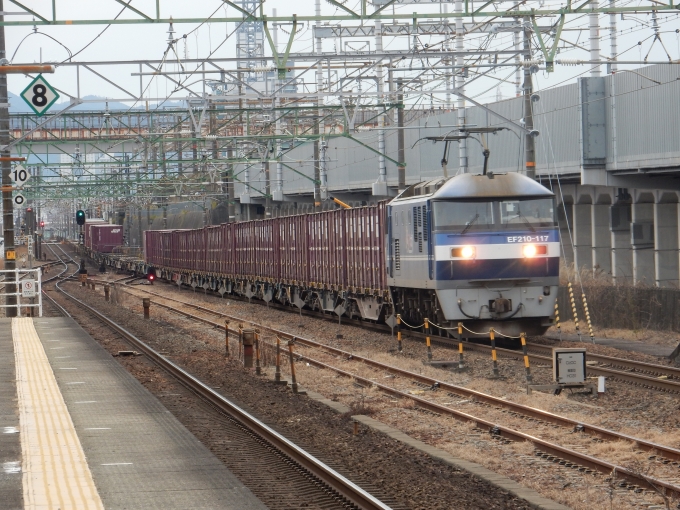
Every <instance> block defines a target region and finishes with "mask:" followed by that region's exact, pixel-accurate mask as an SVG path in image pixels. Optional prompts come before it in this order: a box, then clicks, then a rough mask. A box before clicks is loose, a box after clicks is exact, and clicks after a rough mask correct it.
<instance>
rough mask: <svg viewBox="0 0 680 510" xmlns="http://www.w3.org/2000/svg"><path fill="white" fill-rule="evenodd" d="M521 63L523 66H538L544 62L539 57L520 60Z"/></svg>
mask: <svg viewBox="0 0 680 510" xmlns="http://www.w3.org/2000/svg"><path fill="white" fill-rule="evenodd" d="M521 64H522V65H523V66H524V67H531V66H540V65H541V64H544V62H543V61H542V60H540V59H533V60H522V62H521Z"/></svg>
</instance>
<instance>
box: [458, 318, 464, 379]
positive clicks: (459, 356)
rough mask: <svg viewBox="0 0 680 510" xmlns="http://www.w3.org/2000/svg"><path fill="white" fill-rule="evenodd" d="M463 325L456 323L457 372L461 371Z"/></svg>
mask: <svg viewBox="0 0 680 510" xmlns="http://www.w3.org/2000/svg"><path fill="white" fill-rule="evenodd" d="M463 368H465V365H464V364H463V323H462V322H459V323H458V370H463Z"/></svg>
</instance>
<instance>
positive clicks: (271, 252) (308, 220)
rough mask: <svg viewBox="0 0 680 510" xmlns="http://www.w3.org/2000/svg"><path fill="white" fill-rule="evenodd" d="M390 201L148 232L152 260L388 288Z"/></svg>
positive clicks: (245, 274)
mask: <svg viewBox="0 0 680 510" xmlns="http://www.w3.org/2000/svg"><path fill="white" fill-rule="evenodd" d="M385 218H386V206H385V204H384V203H381V204H380V205H378V206H377V207H362V208H357V209H347V210H346V209H337V210H335V211H326V212H322V213H315V214H305V215H297V216H288V217H281V218H272V219H268V220H255V221H248V222H240V223H225V224H222V225H219V226H212V227H204V228H202V229H196V230H172V231H168V230H166V231H152V230H149V231H146V232H147V233H146V234H145V256H146V263H147V264H150V265H151V264H153V265H156V266H159V267H165V268H168V269H173V270H180V271H188V272H192V271H193V272H201V273H208V274H215V275H222V276H228V277H234V278H245V279H250V280H270V281H273V282H282V283H285V284H290V285H301V286H310V285H313V286H316V287H318V286H328V287H333V288H336V289H351V290H353V291H354V292H365V291H366V292H384V291H386V290H387V278H386V273H385V270H386V269H385V246H384V242H385Z"/></svg>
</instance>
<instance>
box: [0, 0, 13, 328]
mask: <svg viewBox="0 0 680 510" xmlns="http://www.w3.org/2000/svg"><path fill="white" fill-rule="evenodd" d="M3 12H4V5H3V0H0V21H4V20H5V16H4V14H2V13H3ZM6 58H7V54H6V52H5V27H4V25H0V59H2V60H3V61H5V59H6ZM0 104H1V106H0V145H2V146H7V145H9V143H10V137H9V98H8V94H7V74H5V73H0ZM0 156H2V162H1V163H0V165H1V167H2V186H3V190H2V221H3V233H2V235H3V237H4V238H5V270H6V271H12V270H14V269H16V251H15V250H14V204H13V203H12V191H11V190H10V189H8V188H10V187H11V186H12V180H11V178H10V172H11V170H12V162H11V161H10V159H9V158H10V157H11V153H10V151H9V150H3V151H2V152H0ZM15 275H16V273H7V276H6V278H7V280H6V283H5V292H6V293H8V294H13V293H16V292H17V285H16V283H14V282H16V279H15V278H16V276H15ZM5 304H6V305H8V306H7V308H5V315H6V316H7V317H16V316H17V309H16V308H15V307H13V306H16V304H17V298H16V296H5Z"/></svg>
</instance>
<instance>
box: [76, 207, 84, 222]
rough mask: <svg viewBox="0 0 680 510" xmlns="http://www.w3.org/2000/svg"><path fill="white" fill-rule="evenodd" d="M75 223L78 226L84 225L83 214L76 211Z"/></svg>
mask: <svg viewBox="0 0 680 510" xmlns="http://www.w3.org/2000/svg"><path fill="white" fill-rule="evenodd" d="M76 223H77V224H78V225H85V212H84V211H81V210H78V211H76Z"/></svg>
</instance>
